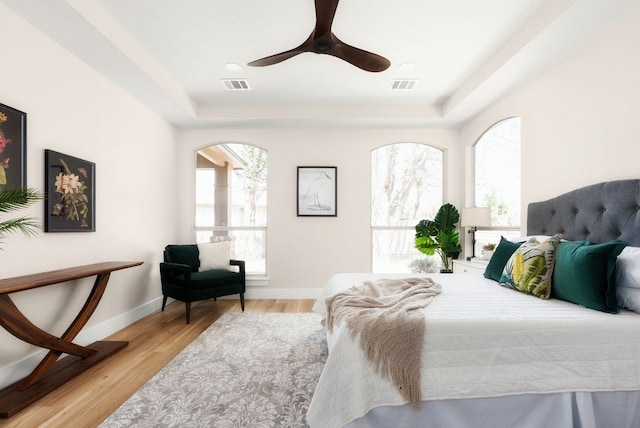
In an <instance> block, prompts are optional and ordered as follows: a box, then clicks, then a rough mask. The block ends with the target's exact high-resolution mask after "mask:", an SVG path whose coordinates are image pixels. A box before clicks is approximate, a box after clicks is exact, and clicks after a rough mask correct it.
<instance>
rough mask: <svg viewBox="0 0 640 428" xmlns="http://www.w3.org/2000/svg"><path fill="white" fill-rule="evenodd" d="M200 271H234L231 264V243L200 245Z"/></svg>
mask: <svg viewBox="0 0 640 428" xmlns="http://www.w3.org/2000/svg"><path fill="white" fill-rule="evenodd" d="M198 251H199V252H200V255H199V258H200V271H201V272H202V271H205V270H213V269H226V270H232V269H231V265H230V264H229V259H230V258H231V257H229V241H221V242H208V243H205V244H198Z"/></svg>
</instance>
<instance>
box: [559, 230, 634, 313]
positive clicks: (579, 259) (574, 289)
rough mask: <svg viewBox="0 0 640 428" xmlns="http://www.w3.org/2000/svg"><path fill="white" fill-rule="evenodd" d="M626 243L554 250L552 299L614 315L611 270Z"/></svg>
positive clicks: (568, 244)
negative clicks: (554, 264)
mask: <svg viewBox="0 0 640 428" xmlns="http://www.w3.org/2000/svg"><path fill="white" fill-rule="evenodd" d="M627 245H628V243H626V242H624V241H618V240H615V241H609V242H605V243H603V244H592V243H591V242H589V241H574V242H561V243H560V245H558V249H557V250H556V266H555V270H554V271H553V282H552V296H553V297H555V298H556V299H561V300H566V301H568V302H572V303H576V304H578V305H582V306H585V307H587V308H591V309H596V310H598V311H602V312H608V313H612V314H617V313H618V312H619V309H618V302H617V300H616V287H615V269H616V259H617V257H618V254H620V252H621V251H622V250H623V249H624V247H626V246H627Z"/></svg>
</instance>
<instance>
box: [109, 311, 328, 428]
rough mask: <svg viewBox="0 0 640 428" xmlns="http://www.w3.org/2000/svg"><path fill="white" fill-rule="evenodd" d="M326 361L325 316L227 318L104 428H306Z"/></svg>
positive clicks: (230, 315)
mask: <svg viewBox="0 0 640 428" xmlns="http://www.w3.org/2000/svg"><path fill="white" fill-rule="evenodd" d="M326 358H327V343H326V339H325V333H324V329H323V327H322V326H321V324H320V316H319V315H317V314H312V313H226V314H224V315H222V316H221V317H220V318H219V319H218V320H217V321H216V322H214V323H213V324H212V325H211V326H210V327H209V328H208V329H207V330H205V331H204V332H203V333H202V334H201V335H200V336H198V338H196V340H194V341H193V342H192V343H191V344H190V345H189V346H188V347H187V348H185V349H184V350H183V351H182V352H181V353H180V354H178V355H177V356H176V357H175V358H174V359H173V360H172V361H171V362H170V363H169V364H168V365H167V366H165V367H164V368H163V369H162V370H160V371H159V372H158V373H157V374H156V375H155V376H154V377H153V378H151V379H150V380H149V382H147V383H146V384H145V385H144V386H143V387H142V388H141V389H140V390H139V391H137V392H136V393H135V394H134V395H133V396H132V397H131V398H130V399H129V400H127V401H126V402H125V403H124V404H123V405H122V406H120V408H118V409H117V410H116V411H115V412H114V413H113V414H112V415H111V416H109V417H108V418H107V419H106V420H105V421H104V422H103V423H102V424H101V425H100V427H103V428H112V427H181V428H182V427H222V428H226V427H251V428H254V427H256V428H260V427H306V426H307V424H306V413H307V409H308V407H309V403H310V402H311V397H312V395H313V391H314V390H315V387H316V384H317V382H318V378H319V377H320V372H321V371H322V368H323V367H324V363H325V360H326Z"/></svg>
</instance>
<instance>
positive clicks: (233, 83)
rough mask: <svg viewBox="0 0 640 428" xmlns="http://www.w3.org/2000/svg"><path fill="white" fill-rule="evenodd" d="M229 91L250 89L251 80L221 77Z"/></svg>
mask: <svg viewBox="0 0 640 428" xmlns="http://www.w3.org/2000/svg"><path fill="white" fill-rule="evenodd" d="M221 80H222V83H223V84H224V87H225V88H227V91H250V90H251V88H250V87H249V82H247V81H246V80H245V79H221Z"/></svg>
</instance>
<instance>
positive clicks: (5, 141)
mask: <svg viewBox="0 0 640 428" xmlns="http://www.w3.org/2000/svg"><path fill="white" fill-rule="evenodd" d="M4 186H14V187H26V186H27V113H25V112H22V111H20V110H16V109H14V108H13V107H9V106H7V105H4V104H0V189H2V188H3V187H4Z"/></svg>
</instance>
